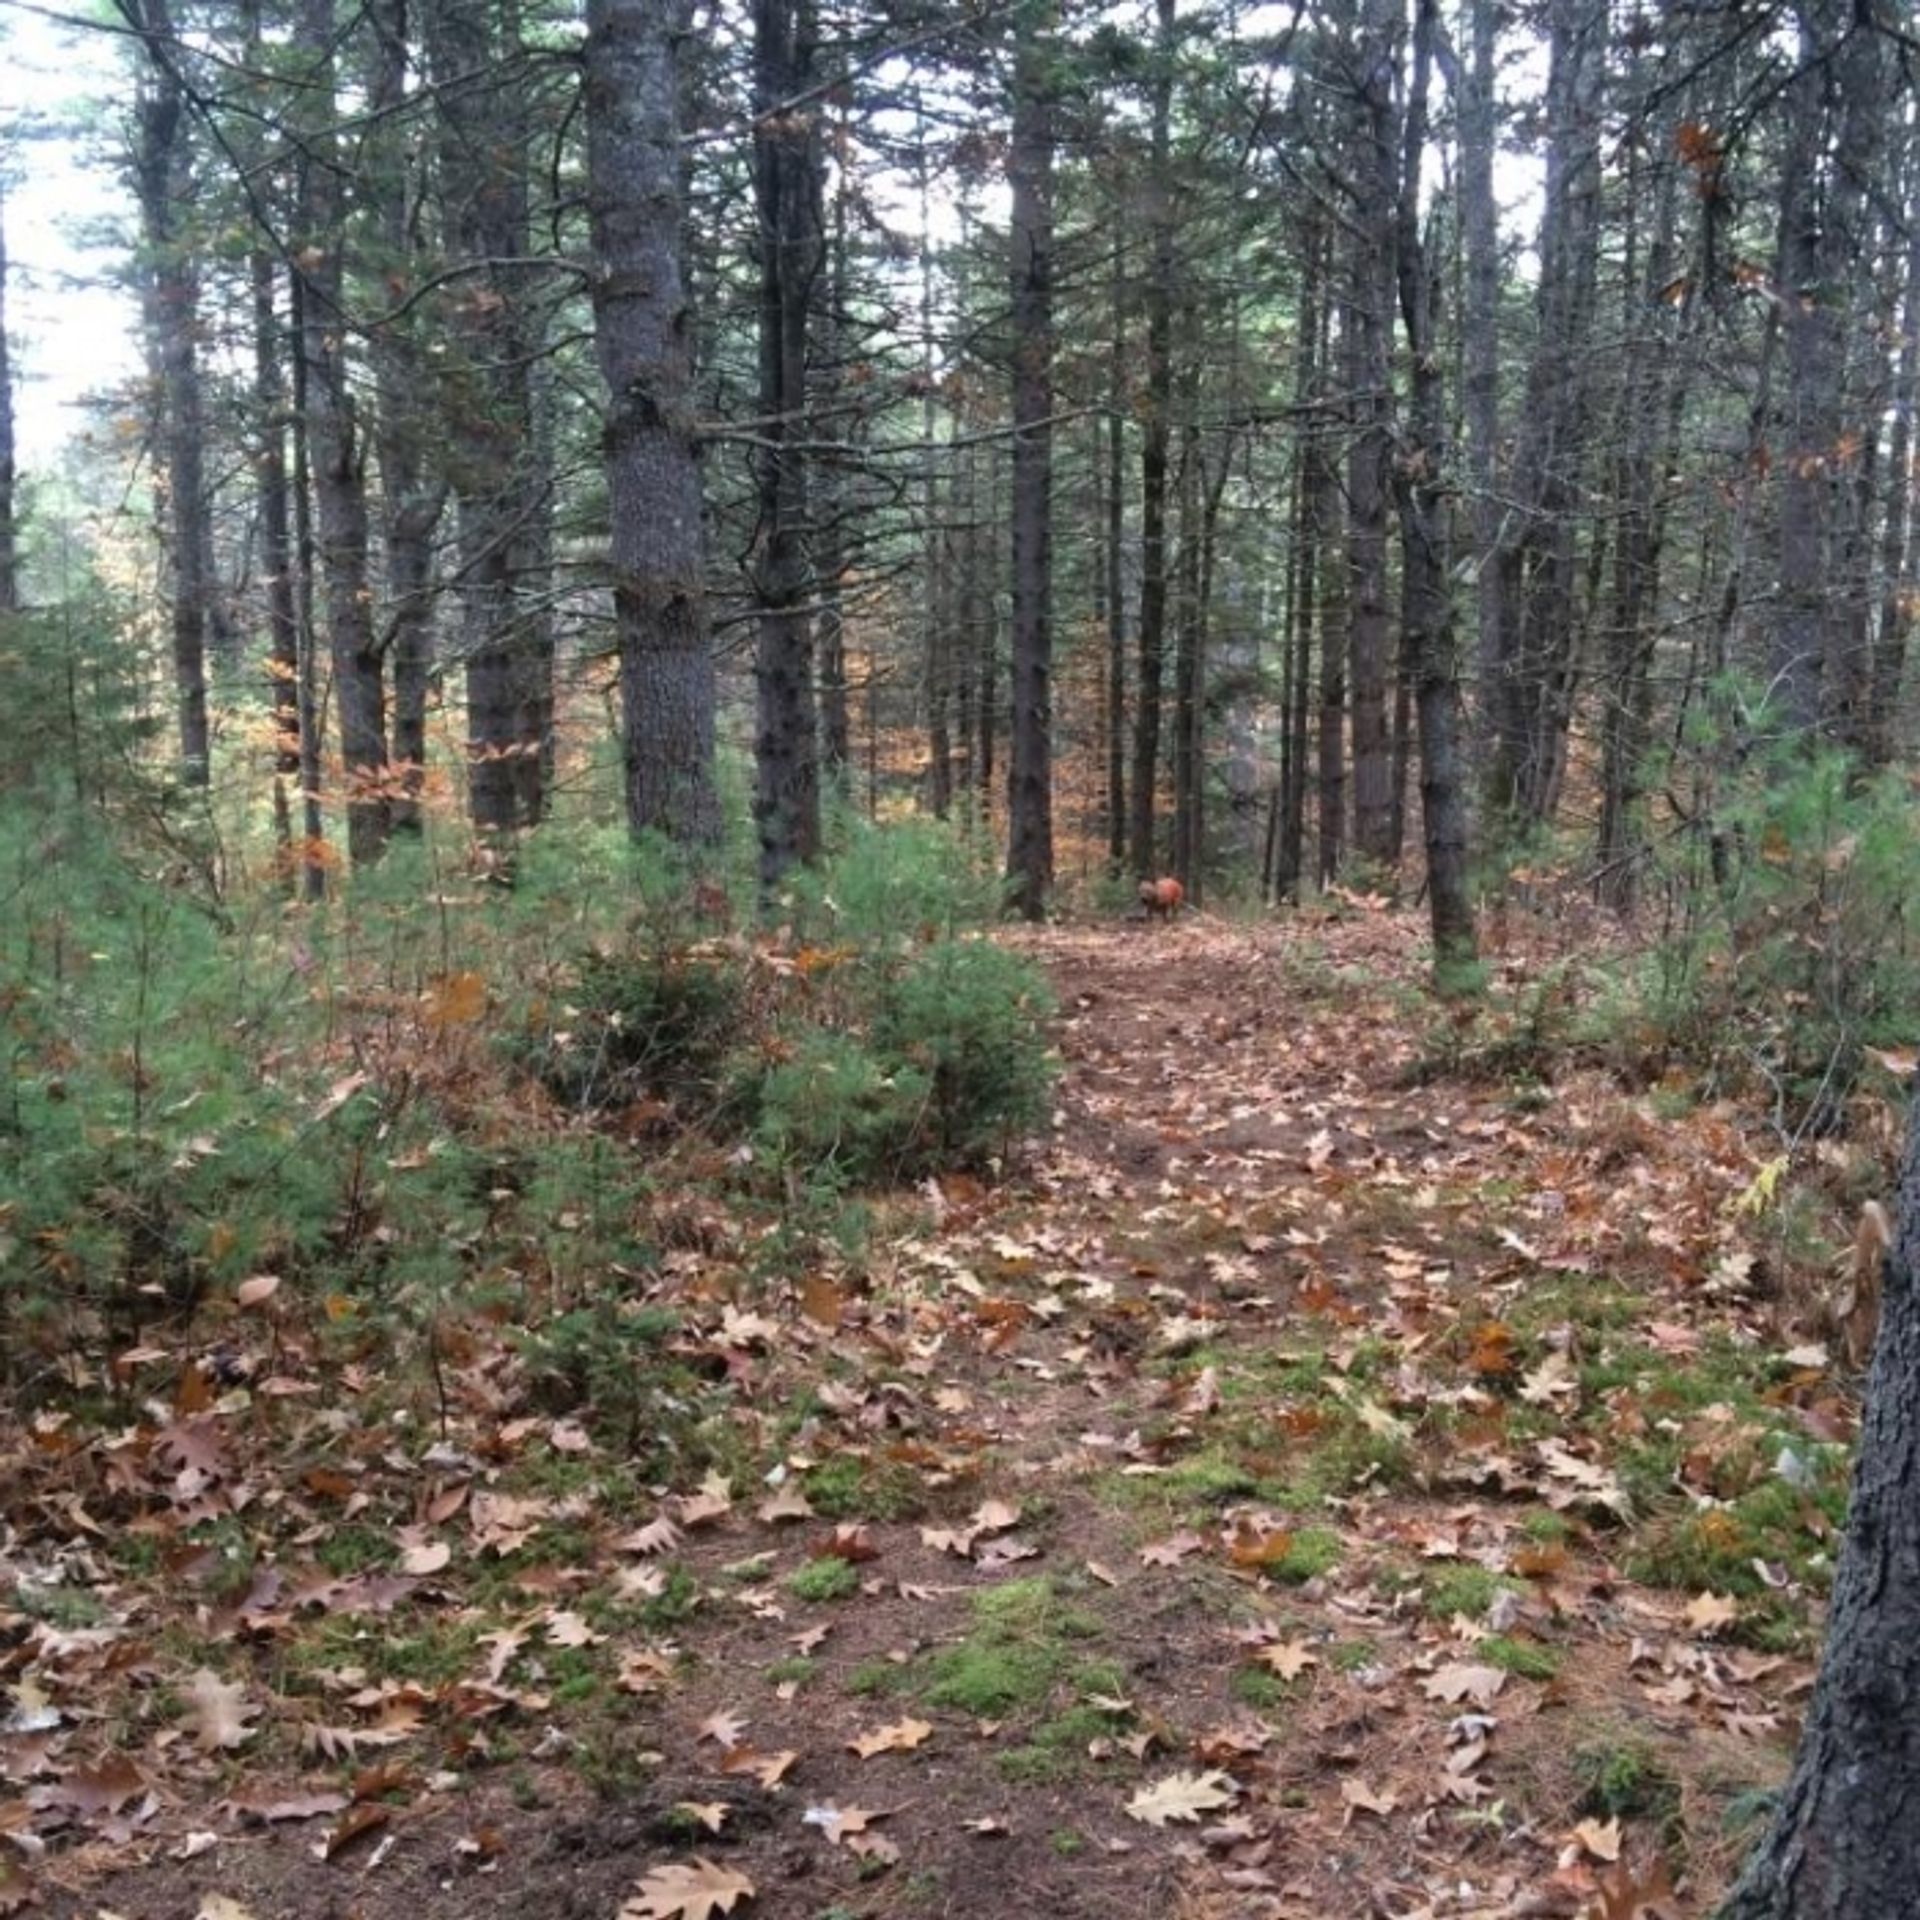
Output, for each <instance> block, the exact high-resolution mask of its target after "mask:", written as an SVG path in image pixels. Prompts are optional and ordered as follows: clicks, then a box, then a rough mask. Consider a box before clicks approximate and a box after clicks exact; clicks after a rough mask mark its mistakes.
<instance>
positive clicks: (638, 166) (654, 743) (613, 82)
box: [585, 0, 721, 849]
mask: <svg viewBox="0 0 1920 1920" xmlns="http://www.w3.org/2000/svg"><path fill="white" fill-rule="evenodd" d="M691 16H692V0H667V4H662V0H589V4H588V8H587V44H586V51H585V86H586V108H587V179H588V203H589V212H590V216H591V222H592V245H593V268H594V271H593V288H592V291H593V313H594V335H595V344H596V347H597V350H598V355H599V360H600V371H601V375H602V377H603V378H604V379H605V381H606V383H607V393H608V404H607V417H606V426H605V430H604V445H605V450H606V464H607V496H608V507H609V511H610V514H611V519H612V534H611V538H610V541H609V547H608V559H609V565H610V569H611V572H612V576H613V600H614V621H615V629H616V634H617V640H618V646H619V653H620V700H621V724H622V730H623V734H624V749H625V762H626V797H627V823H628V826H629V827H630V828H631V830H632V831H633V832H634V833H636V834H640V833H645V832H658V833H661V834H664V835H665V836H666V837H667V838H668V839H669V840H671V841H673V842H675V843H676V844H679V845H682V846H685V847H689V848H694V849H704V848H707V847H710V846H711V845H712V844H713V843H714V842H716V841H717V840H718V839H719V837H720V831H721V817H720V800H719V793H718V790H717V787H716V785H715V779H714V673H713V654H712V649H711V645H710V642H709V637H708V628H707V604H706V584H705V575H704V566H703V560H702V530H701V520H700V511H701V509H700V472H699V465H698V461H697V458H696V454H695V438H694V415H693V393H692V388H693V323H692V316H691V314H690V313H689V311H688V309H687V303H686V296H685V292H684V287H683V282H682V278H681V271H680V245H681V231H680V216H681V194H680V151H679V127H678V121H679V115H678V97H677V84H676V72H677V66H678V51H679V44H680V42H681V40H682V39H684V38H685V36H686V34H687V33H688V31H689V29H690V21H691Z"/></svg>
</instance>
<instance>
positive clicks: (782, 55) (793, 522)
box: [750, 0, 822, 895]
mask: <svg viewBox="0 0 1920 1920" xmlns="http://www.w3.org/2000/svg"><path fill="white" fill-rule="evenodd" d="M753 22H754V25H753V35H754V38H753V74H754V95H753V104H754V121H753V178H754V204H755V207H756V209H757V212H758V217H759V225H758V237H757V244H758V250H759V256H760V409H759V412H760V428H759V434H760V439H759V447H758V451H757V455H756V476H755V477H756V487H757V494H758V506H759V524H758V525H757V526H756V527H755V529H754V535H753V551H752V559H751V562H750V569H751V574H752V583H753V595H754V602H755V605H756V607H757V608H758V612H759V619H758V625H757V637H756V644H755V650H754V684H755V688H756V691H757V695H758V724H757V729H756V732H755V734H754V755H753V757H754V770H755V782H754V805H753V813H754V820H755V822H756V824H757V826H758V828H759V833H760V888H761V892H762V894H763V895H771V894H772V892H773V890H774V889H775V888H777V887H778V886H779V884H780V882H781V881H782V879H783V878H784V877H785V876H786V874H787V871H788V870H789V869H790V868H791V867H793V866H794V865H796V864H802V863H805V862H808V861H811V860H813V859H815V858H816V857H817V856H818V854H819V852H820V748H819V737H818V732H819V730H818V722H817V719H816V711H815V702H814V686H813V615H812V613H811V612H810V611H809V610H808V605H807V601H808V589H809V585H810V582H809V578H808V571H809V570H808V564H807V456H806V452H805V449H804V444H803V443H804V441H805V439H806V430H807V315H808V310H809V305H810V303H811V301H812V299H813V294H814V287H815V283H816V281H817V280H818V278H819V274H820V267H821V253H822V248H821V219H820V158H819V140H818V136H817V133H816V132H815V129H816V127H817V125H818V112H817V110H816V109H815V108H814V107H813V106H812V105H810V104H803V105H793V104H790V103H793V102H796V101H800V100H802V98H803V96H805V95H806V94H807V93H808V92H809V90H810V89H811V86H812V83H813V66H814V32H815V30H814V25H813V20H812V9H811V6H810V5H808V4H806V3H805V0H754V10H753Z"/></svg>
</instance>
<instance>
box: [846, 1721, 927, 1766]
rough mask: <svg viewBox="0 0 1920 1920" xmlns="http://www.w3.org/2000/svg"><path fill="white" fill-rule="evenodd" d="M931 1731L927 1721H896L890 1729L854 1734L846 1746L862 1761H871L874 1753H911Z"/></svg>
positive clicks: (878, 1728) (880, 1728)
mask: <svg viewBox="0 0 1920 1920" xmlns="http://www.w3.org/2000/svg"><path fill="white" fill-rule="evenodd" d="M932 1731H933V1723H932V1722H931V1721H928V1720H896V1721H895V1722H894V1723H893V1725H892V1726H890V1727H876V1728H874V1730H873V1731H872V1732H871V1733H860V1734H855V1735H854V1737H853V1738H852V1739H851V1740H849V1741H848V1742H847V1745H848V1746H849V1747H850V1748H852V1750H853V1751H854V1752H855V1753H857V1754H858V1755H859V1756H860V1758H861V1759H862V1760H871V1759H872V1758H873V1756H874V1755H875V1754H876V1753H911V1752H912V1751H913V1750H914V1748H916V1747H917V1746H919V1745H920V1744H921V1743H922V1742H923V1741H924V1740H925V1739H926V1737H927V1736H928V1735H929V1734H930V1733H931V1732H932Z"/></svg>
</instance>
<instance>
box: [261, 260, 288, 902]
mask: <svg viewBox="0 0 1920 1920" xmlns="http://www.w3.org/2000/svg"><path fill="white" fill-rule="evenodd" d="M249 272H250V276H251V280H252V287H253V404H254V412H255V415H256V419H255V425H254V435H255V440H254V478H255V485H256V487H257V489H258V496H259V513H260V573H261V579H262V583H263V585H264V586H265V587H266V591H267V683H268V695H269V697H270V699H271V700H272V702H273V780H274V806H273V812H274V824H275V829H276V832H277V833H278V835H279V838H280V843H281V853H282V858H283V860H284V861H285V862H286V865H287V878H288V879H289V880H291V879H292V875H293V859H292V851H293V804H292V798H291V795H290V792H289V783H290V782H291V783H294V784H295V785H297V784H298V782H299V779H300V628H299V620H298V615H297V613H296V610H295V607H294V596H293V517H292V493H291V488H290V485H289V482H288V476H287V382H286V372H285V368H284V366H283V364H282V360H281V355H282V352H283V350H284V346H285V336H284V334H283V333H282V331H281V326H280V315H279V310H278V306H277V302H276V297H275V295H276V283H277V276H276V275H275V272H274V265H273V256H272V254H270V253H269V252H268V251H267V250H266V249H265V248H264V247H256V248H255V249H254V250H253V252H252V254H251V255H250V257H249Z"/></svg>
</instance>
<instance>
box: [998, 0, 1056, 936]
mask: <svg viewBox="0 0 1920 1920" xmlns="http://www.w3.org/2000/svg"><path fill="white" fill-rule="evenodd" d="M1052 24H1053V5H1052V0H1030V4H1029V6H1028V8H1027V10H1026V13H1025V15H1024V17H1023V18H1022V19H1021V21H1020V23H1019V26H1018V29H1017V32H1018V36H1019V38H1018V44H1017V46H1016V48H1015V53H1014V68H1015V70H1014V83H1013V134H1012V143H1011V148H1010V152H1009V155H1008V163H1007V171H1008V173H1009V175H1010V176H1011V182H1012V187H1013V209H1012V214H1011V219H1010V224H1009V231H1008V248H1009V253H1010V259H1009V262H1008V265H1009V270H1010V278H1011V283H1012V285H1011V293H1012V303H1013V435H1014V439H1013V609H1012V611H1013V633H1012V657H1013V682H1012V692H1013V699H1012V710H1011V713H1010V715H1009V718H1010V721H1011V725H1012V737H1011V740H1010V742H1009V752H1008V755H1007V761H1008V764H1007V888H1008V903H1009V905H1011V906H1012V907H1013V908H1014V909H1015V910H1016V911H1017V912H1019V913H1020V914H1022V915H1024V916H1025V918H1027V919H1029V920H1038V919H1040V918H1041V917H1042V916H1043V915H1044V914H1045V912H1046V909H1047V894H1048V891H1049V890H1050V889H1051V888H1052V886H1053V87H1054V78H1053V75H1052V72H1051V71H1050V68H1051V63H1052V60H1053V57H1054V55H1053V36H1052Z"/></svg>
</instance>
